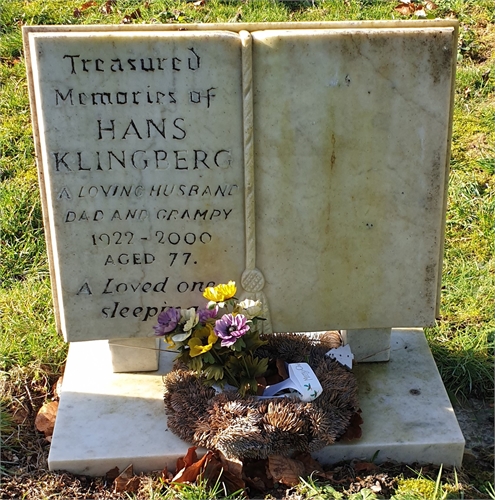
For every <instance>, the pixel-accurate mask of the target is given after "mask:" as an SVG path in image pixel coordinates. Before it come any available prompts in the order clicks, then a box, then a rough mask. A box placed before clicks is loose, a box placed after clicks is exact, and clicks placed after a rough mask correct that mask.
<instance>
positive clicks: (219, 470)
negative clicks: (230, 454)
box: [200, 453, 246, 494]
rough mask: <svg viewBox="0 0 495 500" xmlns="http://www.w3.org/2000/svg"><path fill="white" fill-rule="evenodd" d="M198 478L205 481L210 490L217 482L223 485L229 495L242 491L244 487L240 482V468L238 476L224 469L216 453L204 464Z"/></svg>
mask: <svg viewBox="0 0 495 500" xmlns="http://www.w3.org/2000/svg"><path fill="white" fill-rule="evenodd" d="M226 465H227V466H228V464H226ZM200 476H201V478H202V479H204V480H205V481H206V484H207V485H208V486H209V487H210V488H212V487H214V485H215V484H217V483H219V482H221V483H223V485H224V487H225V489H226V490H227V492H228V493H229V494H232V493H236V492H238V491H240V490H244V488H245V487H246V484H245V483H244V481H243V480H242V467H241V474H239V475H236V474H235V473H233V472H231V471H229V470H228V469H225V468H224V466H223V465H222V461H221V460H220V458H219V457H218V454H217V453H215V454H212V455H211V456H210V458H209V459H208V460H207V461H206V462H205V466H204V469H203V471H202V472H201V474H200Z"/></svg>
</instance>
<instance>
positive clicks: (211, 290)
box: [203, 281, 237, 302]
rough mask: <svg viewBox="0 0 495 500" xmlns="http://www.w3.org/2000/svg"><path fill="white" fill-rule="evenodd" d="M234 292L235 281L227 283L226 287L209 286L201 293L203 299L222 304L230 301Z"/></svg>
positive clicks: (235, 289)
mask: <svg viewBox="0 0 495 500" xmlns="http://www.w3.org/2000/svg"><path fill="white" fill-rule="evenodd" d="M236 291H237V288H236V286H235V281H229V282H228V284H227V285H217V286H209V287H208V288H207V289H206V290H205V291H204V292H203V297H204V298H205V299H208V300H212V301H213V302H223V301H224V300H227V299H231V298H232V297H233V296H234V295H235V292H236Z"/></svg>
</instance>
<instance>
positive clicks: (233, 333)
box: [214, 314, 249, 347]
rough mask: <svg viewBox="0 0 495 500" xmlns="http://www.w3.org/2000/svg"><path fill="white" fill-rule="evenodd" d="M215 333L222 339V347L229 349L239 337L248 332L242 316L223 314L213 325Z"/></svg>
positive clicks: (247, 326)
mask: <svg viewBox="0 0 495 500" xmlns="http://www.w3.org/2000/svg"><path fill="white" fill-rule="evenodd" d="M214 330H215V333H216V334H217V337H220V338H221V339H222V343H221V344H222V347H229V346H231V345H232V344H235V342H236V340H237V339H238V338H239V337H242V336H243V335H245V334H246V333H247V332H249V325H248V324H247V319H246V316H244V315H243V314H236V315H235V316H234V315H232V314H224V315H223V316H222V318H221V319H219V320H217V322H216V323H215V328H214Z"/></svg>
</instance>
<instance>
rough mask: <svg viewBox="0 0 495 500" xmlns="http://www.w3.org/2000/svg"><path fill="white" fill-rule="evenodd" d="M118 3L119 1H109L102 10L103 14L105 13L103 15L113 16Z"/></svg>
mask: <svg viewBox="0 0 495 500" xmlns="http://www.w3.org/2000/svg"><path fill="white" fill-rule="evenodd" d="M116 3H117V0H107V1H106V2H105V3H104V5H102V6H101V8H100V10H101V12H103V14H111V13H112V12H113V7H114V5H115V4H116Z"/></svg>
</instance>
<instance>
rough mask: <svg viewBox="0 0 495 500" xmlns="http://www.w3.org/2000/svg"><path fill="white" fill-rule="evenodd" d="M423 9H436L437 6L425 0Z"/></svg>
mask: <svg viewBox="0 0 495 500" xmlns="http://www.w3.org/2000/svg"><path fill="white" fill-rule="evenodd" d="M424 7H425V9H426V10H435V9H438V5H437V4H436V3H433V2H430V1H429V0H426V2H425V4H424Z"/></svg>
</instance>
